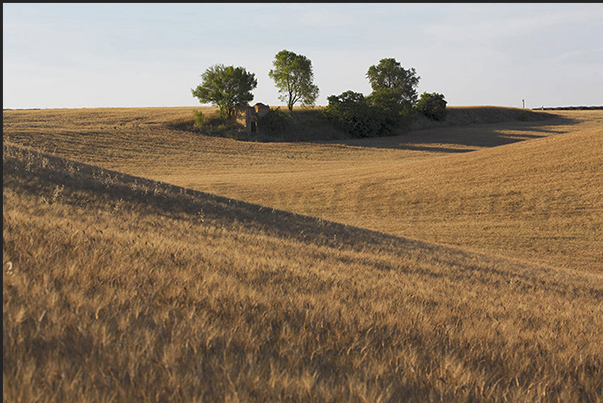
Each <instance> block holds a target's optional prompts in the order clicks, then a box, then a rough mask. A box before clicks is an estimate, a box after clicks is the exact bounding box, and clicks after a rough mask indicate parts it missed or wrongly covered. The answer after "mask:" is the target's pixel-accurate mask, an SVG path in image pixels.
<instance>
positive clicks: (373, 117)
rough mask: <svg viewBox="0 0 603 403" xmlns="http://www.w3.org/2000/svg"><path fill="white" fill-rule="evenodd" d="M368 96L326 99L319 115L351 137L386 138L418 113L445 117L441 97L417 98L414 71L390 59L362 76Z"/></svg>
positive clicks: (351, 93) (351, 94)
mask: <svg viewBox="0 0 603 403" xmlns="http://www.w3.org/2000/svg"><path fill="white" fill-rule="evenodd" d="M366 77H367V78H368V80H369V82H370V84H371V88H372V90H373V91H372V93H371V94H370V95H368V96H366V97H365V96H364V95H363V94H361V93H358V92H354V91H346V92H344V93H342V94H341V95H332V96H330V97H328V98H327V100H328V101H329V105H328V106H327V107H326V108H325V109H324V111H323V113H324V115H325V117H327V118H328V119H329V120H331V121H333V122H335V124H337V125H339V126H340V127H341V128H343V129H344V130H346V131H347V132H348V133H350V134H351V135H352V136H354V137H376V136H387V135H390V134H392V133H393V131H394V130H396V129H398V128H400V127H409V126H410V124H411V123H412V121H413V120H414V119H415V117H416V113H417V112H418V113H422V114H424V115H425V116H427V117H428V118H431V119H434V120H443V119H445V117H446V101H445V100H444V95H442V94H438V93H431V94H430V93H427V92H424V93H423V94H422V95H421V98H420V99H419V97H418V94H417V86H418V84H419V79H420V77H419V76H418V75H417V72H416V71H415V69H414V68H410V69H405V68H404V67H402V65H401V64H400V63H399V62H397V61H396V59H393V58H386V59H381V60H380V61H379V64H377V65H374V66H370V67H369V69H368V72H367V73H366Z"/></svg>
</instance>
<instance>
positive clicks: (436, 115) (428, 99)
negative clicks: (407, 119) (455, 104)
mask: <svg viewBox="0 0 603 403" xmlns="http://www.w3.org/2000/svg"><path fill="white" fill-rule="evenodd" d="M446 104H447V102H446V100H444V95H443V94H438V93H436V92H434V93H431V94H430V93H427V92H424V93H423V94H421V99H419V102H417V106H416V109H417V111H419V112H421V113H422V114H424V115H425V116H427V117H428V118H430V119H433V120H444V119H445V118H446V115H447V113H448V111H447V110H446Z"/></svg>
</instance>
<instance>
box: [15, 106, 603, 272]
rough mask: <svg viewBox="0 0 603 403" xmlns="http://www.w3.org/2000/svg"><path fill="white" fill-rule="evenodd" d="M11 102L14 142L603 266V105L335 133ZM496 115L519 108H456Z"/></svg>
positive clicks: (520, 252) (491, 247) (432, 236)
mask: <svg viewBox="0 0 603 403" xmlns="http://www.w3.org/2000/svg"><path fill="white" fill-rule="evenodd" d="M195 109H197V110H203V111H204V113H206V114H208V113H211V111H212V110H215V108H115V109H90V110H87V109H75V110H68V109H66V110H45V111H5V112H4V141H5V142H6V141H10V142H14V143H16V144H21V145H27V146H32V147H35V148H36V149H40V150H44V151H46V152H51V153H54V154H56V155H60V156H63V157H66V158H71V159H74V160H78V161H82V162H87V163H91V164H95V165H99V166H102V167H105V168H109V169H115V170H117V171H120V172H124V173H128V174H132V175H138V176H143V177H146V178H151V179H156V180H161V181H165V182H169V183H172V184H175V185H179V186H183V187H187V188H191V189H195V190H200V191H206V192H210V193H212V194H217V195H221V196H226V197H232V198H236V199H240V200H244V201H248V202H252V203H257V204H261V205H264V206H268V207H274V208H279V209H283V210H287V211H292V212H296V213H301V214H307V215H311V216H315V217H320V218H323V219H327V220H333V221H336V222H340V223H345V224H349V225H355V226H360V227H363V228H369V229H373V230H377V231H383V232H387V233H389V234H392V235H399V236H407V237H413V238H417V239H421V240H425V241H429V242H437V243H443V244H450V245H457V246H463V247H471V248H474V249H476V250H484V251H488V252H492V253H496V254H502V255H506V256H513V257H516V258H522V259H528V260H529V261H536V262H542V263H548V264H552V265H555V266H558V267H566V268H569V269H577V270H583V271H591V272H592V271H594V272H599V273H601V272H602V271H603V263H602V262H603V234H602V232H601V227H602V226H603V196H602V194H603V191H602V189H601V188H602V184H603V169H602V167H601V162H600V161H602V160H603V111H600V110H598V111H547V112H539V111H537V112H532V111H530V112H531V113H532V114H539V113H543V114H547V115H555V116H556V118H554V119H546V120H533V119H530V120H528V121H519V120H515V121H506V122H505V121H503V122H498V123H481V124H471V125H460V126H452V127H439V128H437V127H436V128H432V129H425V130H416V131H412V132H408V133H405V134H402V135H399V136H394V137H388V138H376V139H358V140H347V141H337V142H335V141H331V142H304V143H282V142H278V143H274V142H273V143H257V142H243V141H235V140H230V139H224V138H214V137H205V136H201V135H199V134H196V133H194V132H192V131H190V130H186V128H187V127H188V126H187V122H192V111H193V110H195ZM450 109H451V120H453V121H454V119H455V117H456V119H457V120H463V121H469V122H470V121H471V117H474V120H476V121H478V122H479V121H486V122H487V121H493V120H496V117H497V115H498V116H501V117H503V118H505V117H508V115H509V114H510V111H511V112H512V111H513V110H514V109H513V108H494V107H489V108H488V107H473V108H471V107H468V108H467V107H464V108H460V107H459V108H450Z"/></svg>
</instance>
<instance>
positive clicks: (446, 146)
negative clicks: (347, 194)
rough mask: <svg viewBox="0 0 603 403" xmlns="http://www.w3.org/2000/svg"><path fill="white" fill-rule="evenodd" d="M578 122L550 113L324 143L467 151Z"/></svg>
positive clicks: (558, 131) (544, 134)
mask: <svg viewBox="0 0 603 403" xmlns="http://www.w3.org/2000/svg"><path fill="white" fill-rule="evenodd" d="M576 123H578V121H577V120H575V119H569V118H564V117H561V116H553V117H551V116H550V115H549V116H547V117H546V118H545V119H542V120H533V121H503V122H496V123H470V124H467V125H459V126H444V125H442V126H441V127H435V128H428V129H421V130H411V131H407V132H405V133H402V134H399V135H397V136H391V137H375V138H363V139H346V140H332V141H325V142H321V143H323V144H324V143H326V144H342V145H349V146H357V147H369V148H391V149H399V150H413V151H431V152H439V153H464V152H470V151H476V150H478V149H480V148H486V147H497V146H501V145H505V144H511V143H516V142H519V141H525V140H530V139H536V138H541V137H547V136H550V135H555V134H561V133H564V132H565V130H563V128H562V126H567V125H571V124H576Z"/></svg>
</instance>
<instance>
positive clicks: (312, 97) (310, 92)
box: [268, 50, 318, 111]
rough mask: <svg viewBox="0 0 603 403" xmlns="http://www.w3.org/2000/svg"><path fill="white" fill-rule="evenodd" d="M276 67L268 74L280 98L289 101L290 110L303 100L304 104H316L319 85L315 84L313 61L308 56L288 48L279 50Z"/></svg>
mask: <svg viewBox="0 0 603 403" xmlns="http://www.w3.org/2000/svg"><path fill="white" fill-rule="evenodd" d="M272 64H273V65H274V69H273V70H270V71H269V72H268V76H269V77H270V78H272V79H273V80H274V82H275V83H276V88H278V90H279V92H280V93H281V95H279V99H280V100H281V101H283V102H286V103H287V107H288V108H289V111H291V110H293V105H295V103H297V102H298V101H301V104H302V105H314V103H315V102H316V98H318V87H317V86H316V85H314V83H313V81H314V73H313V72H312V62H311V61H310V59H308V58H307V57H306V56H303V55H298V54H295V53H293V52H290V51H288V50H281V51H280V52H278V53H277V54H276V56H275V58H274V61H273V62H272Z"/></svg>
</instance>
